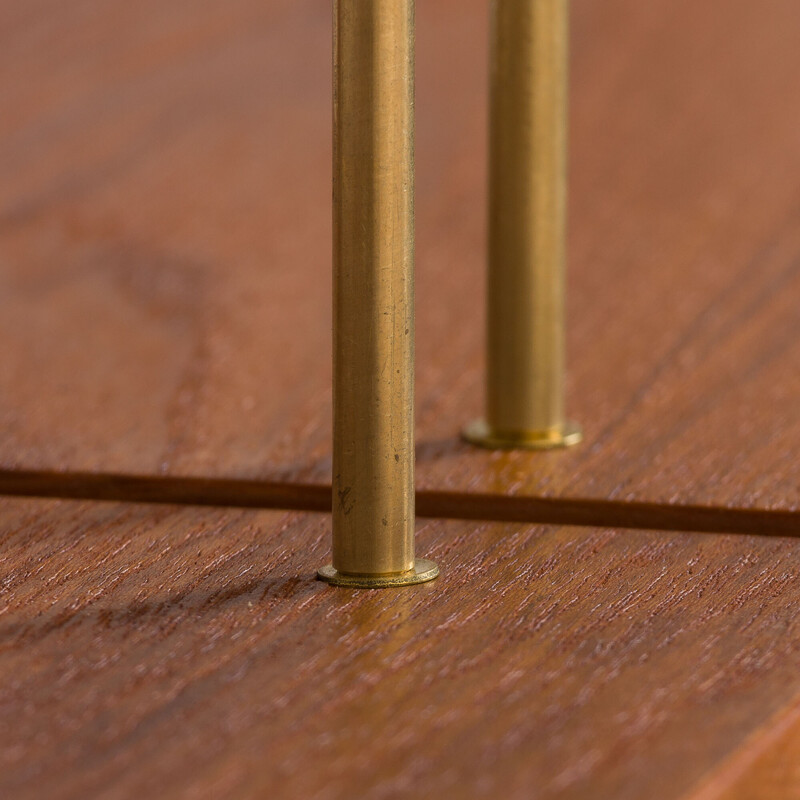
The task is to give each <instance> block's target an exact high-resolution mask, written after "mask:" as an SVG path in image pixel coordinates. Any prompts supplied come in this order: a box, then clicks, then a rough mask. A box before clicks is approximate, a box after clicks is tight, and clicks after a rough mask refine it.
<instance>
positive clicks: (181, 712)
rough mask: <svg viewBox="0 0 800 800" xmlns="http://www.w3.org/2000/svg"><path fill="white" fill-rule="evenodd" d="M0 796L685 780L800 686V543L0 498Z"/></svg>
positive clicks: (579, 793) (456, 789) (470, 793)
mask: <svg viewBox="0 0 800 800" xmlns="http://www.w3.org/2000/svg"><path fill="white" fill-rule="evenodd" d="M0 530H2V551H1V552H2V569H3V594H2V614H0V620H1V621H0V643H1V644H0V647H1V650H0V652H1V653H2V657H1V658H0V686H2V694H1V698H2V712H3V713H2V717H1V718H2V721H3V722H2V726H0V758H2V769H0V794H2V796H3V797H10V798H41V797H53V798H67V797H69V798H72V797H75V798H78V797H92V796H102V797H110V798H112V797H113V798H117V797H118V798H128V797H141V796H151V797H198V796H199V797H215V798H222V797H261V796H264V794H267V793H269V794H270V795H271V796H274V797H280V798H295V797H321V798H322V797H330V798H340V797H342V798H343V797H346V796H349V795H348V792H350V791H351V789H352V786H353V785H354V783H355V784H356V785H358V786H359V787H361V789H362V793H363V794H362V796H370V797H382V796H397V795H405V794H407V793H409V792H411V791H412V790H413V787H415V786H424V787H426V793H429V794H430V795H431V796H434V795H435V796H442V797H450V796H456V795H458V796H461V797H508V798H530V797H532V796H533V797H542V798H550V797H559V798H561V797H576V798H587V797H615V798H627V797H630V798H639V797H657V798H677V797H682V796H684V794H685V793H686V792H688V791H690V790H691V789H692V787H693V786H695V785H697V784H698V783H699V782H700V781H702V779H703V778H704V776H705V775H706V774H707V773H708V772H709V771H710V770H711V769H712V768H713V767H714V766H715V765H716V764H717V763H719V762H720V761H722V760H724V759H725V757H726V756H729V755H730V754H732V753H735V752H736V751H737V749H738V748H739V747H741V746H742V745H743V744H744V743H746V742H747V741H748V738H749V737H750V736H751V735H752V733H753V732H754V731H756V730H758V729H759V728H760V727H761V726H762V725H763V724H764V723H766V722H768V721H769V720H771V719H772V718H773V717H774V716H775V714H776V713H777V711H778V710H779V709H780V708H781V707H782V706H783V705H784V704H786V703H787V702H789V701H790V700H791V699H792V698H793V697H794V696H795V695H796V694H797V693H798V691H800V676H798V673H797V670H796V661H795V654H796V647H797V635H796V631H795V627H796V626H795V625H794V621H795V620H796V619H797V616H798V612H800V593H798V592H797V590H796V587H797V582H798V578H799V577H800V576H798V567H797V564H796V558H795V555H796V546H795V544H794V543H793V542H789V541H779V540H764V539H740V538H737V537H715V538H714V539H709V538H706V537H698V536H690V535H689V536H687V535H675V534H673V535H670V534H664V533H634V532H631V533H626V534H619V533H615V532H614V531H610V530H592V529H588V530H579V529H570V528H541V527H531V526H520V525H503V524H498V523H487V524H482V525H476V524H474V523H473V524H466V523H444V522H430V523H426V524H424V525H422V526H421V527H420V529H419V532H418V533H419V545H420V548H424V551H425V552H426V553H429V554H430V555H431V556H432V557H433V558H435V559H436V561H437V562H438V563H439V564H440V566H441V567H442V575H441V577H440V578H439V579H438V580H437V581H436V582H434V583H432V584H429V585H424V586H420V587H411V588H409V589H406V590H402V591H387V592H381V591H378V592H369V591H367V592H359V591H354V590H337V589H331V588H329V587H326V586H325V585H323V584H321V583H319V582H317V581H315V580H314V578H313V576H314V571H315V569H316V567H317V566H318V564H319V561H320V559H322V558H323V557H324V554H325V552H326V551H327V548H328V546H329V536H330V520H329V518H328V517H327V516H323V515H320V516H316V517H315V516H306V515H296V514H284V513H280V512H244V511H241V512H234V511H230V510H227V511H213V510H189V509H184V510H179V509H175V508H164V507H161V508H154V507H147V506H125V505H113V504H111V505H109V504H97V503H95V504H90V505H86V504H78V503H70V502H44V501H38V500H5V501H3V503H2V505H0Z"/></svg>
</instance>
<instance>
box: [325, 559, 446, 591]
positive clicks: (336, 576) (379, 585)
mask: <svg viewBox="0 0 800 800" xmlns="http://www.w3.org/2000/svg"><path fill="white" fill-rule="evenodd" d="M317 574H318V575H319V578H320V580H323V581H326V582H327V583H332V584H334V585H335V586H350V587H353V588H356V589H388V588H391V587H392V586H398V587H399V586H410V585H411V584H414V583H425V582H426V581H432V580H433V579H434V578H435V577H436V576H437V575H438V574H439V567H437V566H436V564H434V563H433V561H428V560H427V559H425V558H418V559H416V560H415V562H414V568H413V569H412V570H410V571H409V572H401V573H399V574H398V575H347V574H346V573H342V572H337V570H335V569H334V568H333V566H331V565H328V566H327V567H323V568H322V569H321V570H319V572H318V573H317Z"/></svg>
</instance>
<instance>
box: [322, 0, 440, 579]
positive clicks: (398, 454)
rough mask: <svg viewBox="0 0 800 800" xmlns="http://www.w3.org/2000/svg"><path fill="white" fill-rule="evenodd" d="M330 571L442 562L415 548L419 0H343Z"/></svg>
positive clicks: (389, 574)
mask: <svg viewBox="0 0 800 800" xmlns="http://www.w3.org/2000/svg"><path fill="white" fill-rule="evenodd" d="M333 127H334V156H333V162H334V165H333V172H334V174H333V232H334V242H333V564H332V565H330V566H328V567H325V568H323V569H322V570H320V573H319V575H320V577H321V578H322V579H323V580H327V581H328V582H330V583H336V584H339V585H348V586H364V587H370V588H374V587H379V586H397V585H403V584H409V583H420V582H422V581H425V580H430V579H432V578H434V577H436V575H437V574H438V570H437V569H436V566H435V565H434V564H433V563H431V562H430V561H424V560H422V559H419V560H415V558H414V0H336V2H335V6H334V123H333Z"/></svg>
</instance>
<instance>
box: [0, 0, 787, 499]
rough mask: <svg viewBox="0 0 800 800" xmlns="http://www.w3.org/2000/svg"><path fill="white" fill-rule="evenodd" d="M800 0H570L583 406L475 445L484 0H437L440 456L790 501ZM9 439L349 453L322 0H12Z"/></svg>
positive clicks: (526, 482) (575, 354) (117, 448)
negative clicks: (561, 432)
mask: <svg viewBox="0 0 800 800" xmlns="http://www.w3.org/2000/svg"><path fill="white" fill-rule="evenodd" d="M795 12H796V9H795V4H794V3H793V2H792V1H791V0H766V2H765V3H764V4H759V5H758V6H756V5H754V4H753V3H751V2H747V0H724V2H723V0H712V1H711V2H707V3H703V4H701V5H700V6H698V5H697V4H696V3H691V2H689V0H677V2H676V1H675V0H670V1H669V2H667V1H666V0H654V1H653V2H649V3H646V4H643V3H638V2H635V1H634V0H608V1H606V2H602V3H601V2H597V0H577V2H575V3H574V6H573V29H574V37H573V39H574V44H573V69H572V101H573V102H572V108H573V112H572V148H571V154H572V155H571V176H572V181H571V190H572V191H571V229H570V297H569V311H570V314H569V331H568V334H569V351H570V372H569V406H570V412H571V415H572V416H574V417H575V418H576V419H578V420H580V422H581V423H582V424H583V426H584V428H585V430H586V434H587V440H586V443H585V444H584V445H583V446H581V447H580V448H578V449H575V450H574V451H571V452H566V453H558V454H550V455H546V456H542V455H525V454H510V455H509V454H490V453H482V452H478V451H474V450H472V449H471V448H469V447H467V446H466V445H464V444H462V443H461V442H460V441H459V438H458V431H459V428H460V427H461V425H462V424H463V423H465V422H466V421H468V420H469V419H471V418H473V417H475V416H477V415H479V414H480V413H481V406H482V399H481V397H482V374H483V367H482V341H483V331H482V326H483V323H482V319H483V311H482V305H483V300H482V293H483V269H484V264H483V260H484V259H483V247H484V238H485V230H484V228H485V226H484V216H485V201H484V196H485V192H484V183H485V158H484V150H485V110H486V109H485V105H486V97H485V94H486V91H485V90H486V82H487V76H486V39H487V31H486V15H487V14H486V8H485V6H484V4H480V3H474V4H466V5H465V4H464V3H463V2H455V0H442V2H437V3H435V4H427V3H423V4H420V8H419V9H418V69H417V73H418V78H417V80H418V93H417V94H418V97H417V107H418V126H417V127H418V136H417V140H418V141H417V173H418V202H417V210H418V274H417V308H418V330H417V350H418V371H417V373H418V374H417V378H418V380H417V386H418V390H417V418H418V440H419V444H418V483H419V486H420V487H421V488H423V489H426V490H440V489H441V490H453V491H483V492H496V493H518V494H526V495H530V496H555V497H566V498H579V499H580V498H589V499H603V500H606V499H612V500H615V501H626V500H636V501H642V502H659V503H678V504H684V503H690V504H691V503H696V504H701V505H712V506H727V507H730V508H742V507H754V508H765V509H770V508H779V509H784V510H787V509H788V510H796V509H797V507H798V489H797V487H798V485H800V483H799V482H798V480H797V459H796V458H795V454H796V452H797V451H798V447H800V422H798V417H797V414H796V413H795V409H796V406H797V398H798V396H800V379H799V378H798V374H800V373H798V371H797V370H796V369H793V368H792V365H793V364H795V363H797V361H798V358H800V351H798V347H800V344H798V342H800V338H799V337H798V336H797V324H798V319H799V318H798V315H797V313H796V307H797V302H796V298H797V297H798V293H800V275H799V274H798V269H797V264H798V263H800V261H798V257H799V256H800V234H798V230H800V228H798V226H797V224H796V218H797V216H798V213H799V212H800V191H798V189H797V185H796V181H795V180H794V176H795V175H796V174H798V171H800V139H798V136H797V131H798V130H800V104H799V103H797V102H796V97H795V93H794V84H795V76H796V74H797V69H798V67H800V34H798V33H797V28H796V25H794V18H795ZM2 14H3V24H2V26H0V30H2V34H0V38H1V39H2V42H3V43H7V45H8V46H4V47H2V48H0V68H2V75H3V76H4V78H3V79H2V80H0V102H2V104H3V108H4V114H3V117H2V120H0V136H2V141H3V142H4V147H3V148H1V149H0V267H1V268H0V337H2V340H3V341H4V342H5V343H6V348H5V350H4V358H3V359H2V363H0V462H1V463H2V464H3V466H5V467H24V468H30V469H60V470H63V469H70V470H104V471H117V472H133V473H140V474H153V473H163V474H171V475H209V476H212V477H213V476H216V477H221V476H226V477H232V478H263V479H266V480H271V481H311V482H314V481H317V482H319V483H326V482H328V481H329V480H330V450H329V442H330V277H329V274H330V236H331V230H330V129H331V124H330V65H329V60H330V33H331V31H330V25H331V23H330V9H329V8H328V6H327V5H325V4H323V3H318V2H315V1H314V2H312V0H301V2H292V3H289V2H278V1H277V0H274V1H272V2H269V3H257V2H255V0H234V2H231V3H228V4H226V5H225V6H224V8H223V7H222V6H220V5H219V4H217V3H212V2H210V1H209V2H201V3H191V4H189V3H188V2H177V3H169V4H166V5H165V4H162V3H156V2H153V0H148V1H147V2H144V3H141V4H136V6H130V5H128V6H123V4H121V3H118V2H113V3H108V2H103V3H100V2H98V0H81V2H79V3H76V4H70V6H69V8H67V7H66V6H63V4H59V3H56V2H54V0H39V2H37V3H36V4H35V6H28V5H24V6H23V5H22V4H21V3H12V4H7V7H6V8H5V9H4V10H3V12H2Z"/></svg>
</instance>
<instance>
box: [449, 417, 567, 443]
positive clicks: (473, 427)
mask: <svg viewBox="0 0 800 800" xmlns="http://www.w3.org/2000/svg"><path fill="white" fill-rule="evenodd" d="M461 435H462V436H463V438H464V439H465V440H466V441H468V442H469V443H470V444H476V445H478V447H486V448H488V449H490V450H552V449H554V448H556V447H572V445H575V444H578V443H579V442H581V441H583V431H582V430H581V428H580V425H576V424H575V423H574V422H566V423H565V424H564V425H563V427H561V428H552V429H551V430H548V431H531V432H530V433H525V432H519V433H505V432H498V431H493V430H491V428H489V426H488V425H487V424H486V422H484V421H483V420H482V419H479V420H475V422H471V423H470V424H469V425H467V427H466V428H464V430H463V432H462V434H461Z"/></svg>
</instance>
